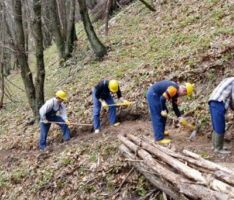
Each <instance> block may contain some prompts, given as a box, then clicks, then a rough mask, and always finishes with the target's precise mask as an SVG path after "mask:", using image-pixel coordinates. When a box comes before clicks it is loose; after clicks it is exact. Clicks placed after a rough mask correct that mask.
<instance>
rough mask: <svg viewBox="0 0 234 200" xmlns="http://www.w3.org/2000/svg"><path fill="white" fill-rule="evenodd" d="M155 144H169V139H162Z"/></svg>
mask: <svg viewBox="0 0 234 200" xmlns="http://www.w3.org/2000/svg"><path fill="white" fill-rule="evenodd" d="M157 143H158V144H169V143H171V139H166V138H164V139H162V140H159V141H157Z"/></svg>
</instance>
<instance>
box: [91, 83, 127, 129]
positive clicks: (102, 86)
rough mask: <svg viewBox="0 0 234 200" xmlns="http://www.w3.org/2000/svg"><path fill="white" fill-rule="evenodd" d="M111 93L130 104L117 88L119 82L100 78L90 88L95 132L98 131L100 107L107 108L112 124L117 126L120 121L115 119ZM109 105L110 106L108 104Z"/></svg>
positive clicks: (114, 107)
mask: <svg viewBox="0 0 234 200" xmlns="http://www.w3.org/2000/svg"><path fill="white" fill-rule="evenodd" d="M111 93H113V94H117V97H118V99H120V100H121V101H122V102H123V103H125V104H126V105H128V104H129V105H130V102H129V101H127V100H124V99H123V97H122V94H121V91H120V88H119V82H118V81H117V80H110V81H108V80H102V81H100V82H99V83H98V84H97V85H96V86H95V87H94V88H93V90H92V96H93V126H94V131H95V133H99V132H100V111H101V107H103V108H104V109H106V110H108V115H109V121H110V124H111V125H113V126H118V125H119V124H120V123H119V122H117V121H116V106H114V104H115V102H114V100H113V98H112V95H111ZM109 105H110V106H109Z"/></svg>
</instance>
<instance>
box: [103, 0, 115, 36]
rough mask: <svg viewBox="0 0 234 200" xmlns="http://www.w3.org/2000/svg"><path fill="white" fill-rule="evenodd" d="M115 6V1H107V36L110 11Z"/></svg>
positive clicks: (106, 33)
mask: <svg viewBox="0 0 234 200" xmlns="http://www.w3.org/2000/svg"><path fill="white" fill-rule="evenodd" d="M112 4H113V0H107V2H106V16H105V35H106V36H107V35H108V22H109V15H110V10H111V7H112Z"/></svg>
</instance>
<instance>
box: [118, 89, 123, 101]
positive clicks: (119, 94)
mask: <svg viewBox="0 0 234 200" xmlns="http://www.w3.org/2000/svg"><path fill="white" fill-rule="evenodd" d="M117 97H118V99H120V98H121V97H122V93H121V90H120V88H119V87H118V91H117Z"/></svg>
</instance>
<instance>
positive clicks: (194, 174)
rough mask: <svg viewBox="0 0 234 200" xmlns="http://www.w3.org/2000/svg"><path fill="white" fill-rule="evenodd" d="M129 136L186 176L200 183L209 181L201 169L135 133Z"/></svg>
mask: <svg viewBox="0 0 234 200" xmlns="http://www.w3.org/2000/svg"><path fill="white" fill-rule="evenodd" d="M127 137H128V138H130V139H131V140H132V141H134V142H135V143H136V144H137V145H139V146H142V147H143V148H144V149H146V150H147V151H149V152H150V153H152V154H154V155H155V156H157V157H158V158H160V159H161V160H162V161H164V162H166V163H167V164H169V165H170V166H171V167H173V168H175V169H176V170H177V171H178V172H181V173H183V174H184V175H185V176H186V177H188V178H191V179H193V180H194V181H197V182H199V183H200V184H206V183H207V181H206V179H205V178H204V177H203V176H202V174H201V173H200V172H199V171H197V170H195V169H193V168H191V167H188V166H187V165H185V164H184V163H182V162H180V161H178V160H176V159H175V158H173V157H171V156H170V155H168V154H166V153H164V152H163V151H160V150H159V149H157V148H154V147H153V146H152V145H150V144H149V143H147V142H144V141H143V140H142V139H139V138H137V137H136V136H134V135H131V134H128V135H127Z"/></svg>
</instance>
